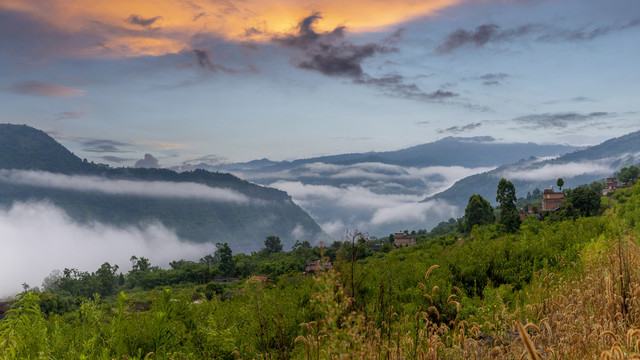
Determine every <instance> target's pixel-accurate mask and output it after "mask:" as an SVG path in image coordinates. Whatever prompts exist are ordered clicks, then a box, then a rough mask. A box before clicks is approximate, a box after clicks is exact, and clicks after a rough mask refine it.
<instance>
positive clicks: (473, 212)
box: [464, 194, 495, 232]
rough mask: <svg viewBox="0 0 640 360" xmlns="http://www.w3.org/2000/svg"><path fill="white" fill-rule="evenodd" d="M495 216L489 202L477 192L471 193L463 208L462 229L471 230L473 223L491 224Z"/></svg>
mask: <svg viewBox="0 0 640 360" xmlns="http://www.w3.org/2000/svg"><path fill="white" fill-rule="evenodd" d="M494 221H495V216H494V215H493V207H491V204H489V202H488V201H487V200H486V199H485V198H483V197H482V196H480V195H478V194H474V195H471V197H470V198H469V204H468V205H467V208H466V209H465V210H464V231H466V232H471V229H472V228H473V226H474V225H489V224H493V222H494Z"/></svg>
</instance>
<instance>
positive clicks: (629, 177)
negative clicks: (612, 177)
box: [618, 165, 640, 184]
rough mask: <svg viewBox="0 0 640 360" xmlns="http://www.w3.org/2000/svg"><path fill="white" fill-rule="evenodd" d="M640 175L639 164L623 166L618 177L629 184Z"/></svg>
mask: <svg viewBox="0 0 640 360" xmlns="http://www.w3.org/2000/svg"><path fill="white" fill-rule="evenodd" d="M638 176H640V168H638V167H637V166H634V165H631V166H629V167H623V168H622V169H620V171H619V172H618V179H619V180H620V181H622V182H623V183H625V184H629V183H631V182H633V181H635V180H636V179H638Z"/></svg>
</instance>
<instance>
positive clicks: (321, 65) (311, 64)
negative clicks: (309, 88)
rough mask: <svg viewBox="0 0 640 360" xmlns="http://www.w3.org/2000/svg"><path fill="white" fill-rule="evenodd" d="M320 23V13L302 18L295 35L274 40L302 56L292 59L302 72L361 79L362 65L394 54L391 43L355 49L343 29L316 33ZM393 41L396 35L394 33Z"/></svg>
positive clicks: (360, 46) (372, 44)
mask: <svg viewBox="0 0 640 360" xmlns="http://www.w3.org/2000/svg"><path fill="white" fill-rule="evenodd" d="M319 19H322V16H321V15H320V13H314V14H313V15H311V16H308V17H306V18H304V19H303V20H302V21H300V23H299V24H298V31H297V33H296V34H289V35H285V36H281V37H275V38H274V39H273V41H274V42H275V43H277V44H280V45H282V46H284V47H287V48H291V49H296V50H300V51H302V52H303V55H302V57H301V58H299V59H294V60H293V62H294V64H295V66H297V67H299V68H301V69H307V70H315V71H318V72H320V73H322V74H324V75H328V76H346V77H351V78H355V79H357V78H360V77H362V76H363V75H364V74H365V72H364V71H363V69H362V62H363V61H364V60H365V59H368V58H370V57H373V56H374V55H376V54H380V53H389V52H394V51H397V49H396V48H395V47H393V46H390V45H391V43H392V42H393V39H390V40H388V41H386V42H380V43H368V44H364V45H356V44H353V43H352V42H349V41H347V40H346V39H345V30H346V28H345V27H344V26H340V27H337V28H335V29H334V30H333V31H328V32H323V33H318V32H316V31H315V30H314V28H313V26H314V24H315V23H316V22H317V21H318V20H319ZM392 36H394V37H395V38H396V39H397V37H398V36H399V34H398V33H394V34H393V35H392Z"/></svg>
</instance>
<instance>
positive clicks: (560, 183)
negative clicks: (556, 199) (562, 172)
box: [556, 178, 564, 191]
mask: <svg viewBox="0 0 640 360" xmlns="http://www.w3.org/2000/svg"><path fill="white" fill-rule="evenodd" d="M556 185H558V188H559V189H560V191H562V185H564V180H562V178H558V181H557V182H556Z"/></svg>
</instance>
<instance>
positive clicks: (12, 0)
mask: <svg viewBox="0 0 640 360" xmlns="http://www.w3.org/2000/svg"><path fill="white" fill-rule="evenodd" d="M461 1H463V0H421V1H416V0H394V1H388V0H350V1H344V0H315V1H305V0H278V1H275V0H274V1H266V0H228V1H219V0H201V1H199V0H192V1H189V0H137V1H132V0H110V1H87V0H40V1H38V0H35V1H24V0H4V1H3V2H2V4H1V5H0V9H3V8H4V9H8V10H12V11H19V12H23V13H27V14H29V15H31V16H32V17H33V18H37V19H41V21H45V22H47V23H48V24H47V25H51V26H54V27H55V28H56V29H58V30H59V31H61V32H63V33H69V34H78V35H82V34H91V35H97V37H98V38H100V39H101V42H100V43H96V44H95V45H94V46H93V47H87V48H84V49H81V50H80V53H79V54H71V55H76V56H78V55H79V56H115V57H130V56H141V55H152V56H154V55H163V54H170V53H177V52H180V51H184V50H189V49H191V48H192V44H191V41H192V39H193V37H194V36H196V35H201V34H205V35H206V34H209V35H213V36H216V37H221V38H223V39H225V40H227V41H246V40H251V41H256V42H260V41H267V40H269V39H271V38H272V37H273V36H274V35H275V34H282V33H289V32H291V31H293V30H294V29H295V27H296V25H297V24H298V22H299V21H300V20H301V19H302V18H304V17H306V16H309V15H310V14H312V13H314V12H320V13H322V16H323V20H322V21H321V22H319V23H318V24H317V29H318V30H319V31H326V30H332V29H334V28H335V27H337V26H342V25H345V26H347V27H348V28H349V31H350V32H368V31H378V30H384V29H386V28H388V27H392V26H395V25H398V24H400V23H403V22H406V21H409V20H413V19H416V18H419V17H424V16H429V15H433V14H434V13H435V12H437V11H438V10H441V9H443V8H446V7H448V6H452V5H455V4H457V3H460V2H461Z"/></svg>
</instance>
